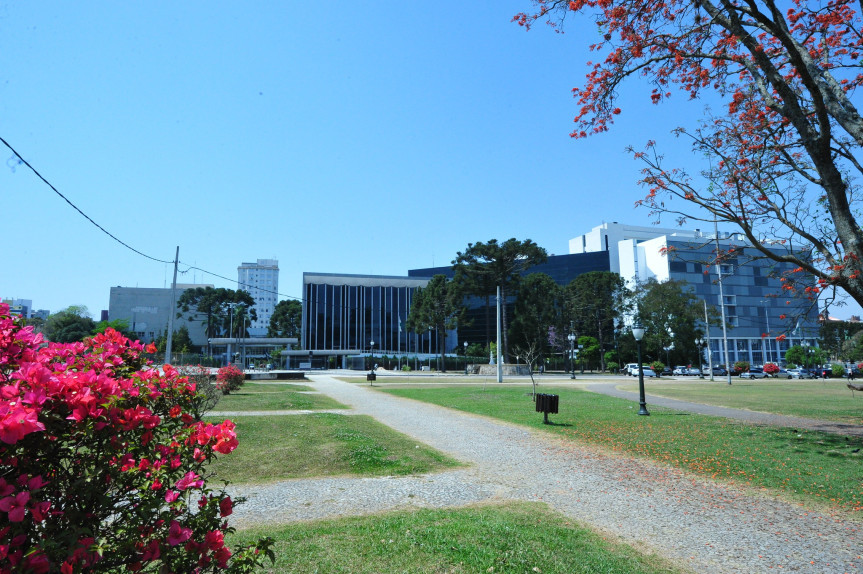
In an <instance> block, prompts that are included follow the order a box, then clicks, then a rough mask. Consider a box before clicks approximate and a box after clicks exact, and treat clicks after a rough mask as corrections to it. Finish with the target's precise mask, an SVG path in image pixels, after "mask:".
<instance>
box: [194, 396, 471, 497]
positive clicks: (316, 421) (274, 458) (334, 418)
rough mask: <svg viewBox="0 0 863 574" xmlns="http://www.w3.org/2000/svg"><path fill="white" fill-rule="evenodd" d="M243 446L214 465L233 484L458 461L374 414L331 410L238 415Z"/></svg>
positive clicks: (399, 471)
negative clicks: (298, 413) (334, 411)
mask: <svg viewBox="0 0 863 574" xmlns="http://www.w3.org/2000/svg"><path fill="white" fill-rule="evenodd" d="M232 420H233V421H234V422H235V423H236V425H237V428H236V431H237V438H238V439H239V441H240V444H239V446H238V447H237V448H236V450H234V452H232V453H231V454H229V455H223V456H220V457H219V458H218V459H216V461H215V462H213V464H211V465H210V467H209V468H210V470H212V471H214V472H215V473H216V479H225V480H229V481H231V482H232V483H236V484H241V483H264V482H274V481H278V480H286V479H290V478H309V477H315V476H333V475H358V476H391V475H392V476H398V475H408V474H422V473H428V472H434V471H436V470H441V469H444V468H452V467H455V466H459V463H458V462H457V461H455V460H453V459H451V458H449V457H447V456H445V455H444V454H442V453H440V452H438V451H436V450H434V449H432V448H430V447H428V446H426V445H424V444H417V442H416V441H415V440H413V439H410V438H408V437H407V436H405V435H402V434H401V433H397V432H396V431H394V430H392V429H390V428H389V427H387V426H384V425H382V424H380V423H378V422H377V421H375V420H374V419H372V418H371V417H368V416H358V415H338V414H330V413H319V414H308V415H282V416H245V417H244V416H237V417H232Z"/></svg>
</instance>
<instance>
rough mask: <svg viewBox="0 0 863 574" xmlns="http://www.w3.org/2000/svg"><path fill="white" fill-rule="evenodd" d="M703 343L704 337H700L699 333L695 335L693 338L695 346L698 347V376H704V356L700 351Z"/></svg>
mask: <svg viewBox="0 0 863 574" xmlns="http://www.w3.org/2000/svg"><path fill="white" fill-rule="evenodd" d="M702 345H704V339H703V338H701V335H699V336H698V337H696V339H695V348H697V349H698V378H699V379H703V378H704V356H703V355H702V353H701V347H702Z"/></svg>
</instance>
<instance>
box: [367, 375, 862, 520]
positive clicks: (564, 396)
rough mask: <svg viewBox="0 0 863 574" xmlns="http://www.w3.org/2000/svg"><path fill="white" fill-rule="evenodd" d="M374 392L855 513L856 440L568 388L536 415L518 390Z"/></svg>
mask: <svg viewBox="0 0 863 574" xmlns="http://www.w3.org/2000/svg"><path fill="white" fill-rule="evenodd" d="M382 392H389V393H392V394H394V395H399V396H404V397H409V398H414V399H419V400H423V401H427V402H431V403H435V404H439V405H442V406H445V407H451V408H455V409H459V410H463V411H468V412H473V413H477V414H482V415H488V416H492V417H495V418H499V419H503V420H506V421H510V422H514V423H518V424H523V425H528V426H532V427H534V428H538V429H542V430H547V431H550V432H555V433H558V434H561V435H563V436H566V437H569V438H572V439H575V440H577V441H585V442H587V443H591V444H595V445H598V446H601V447H604V448H607V449H610V450H613V451H617V452H622V453H626V454H629V455H637V456H643V457H647V458H651V459H654V460H657V461H660V462H662V463H667V464H671V465H674V466H677V467H680V468H684V469H686V470H688V471H691V472H695V473H697V474H700V475H702V476H705V477H708V478H714V479H724V480H733V481H735V482H738V483H742V484H744V485H749V486H752V487H758V488H762V487H763V488H769V489H774V490H775V491H777V492H781V493H783V494H784V495H785V496H786V497H790V498H793V499H797V500H802V501H808V502H816V501H817V502H818V503H824V504H827V505H828V506H831V507H834V508H836V507H840V508H843V509H846V510H850V511H863V492H861V489H860V477H861V470H860V469H861V465H863V451H861V447H863V439H860V438H854V437H844V436H838V435H831V434H826V433H817V432H811V431H801V430H799V429H785V428H775V427H764V426H754V425H748V424H743V423H740V422H737V421H731V420H728V419H724V418H716V417H708V416H702V415H695V414H688V413H683V412H680V411H672V410H668V409H662V408H659V407H654V406H651V405H650V404H649V401H648V408H649V410H650V413H651V416H650V417H640V416H638V415H637V414H636V412H637V409H638V405H637V404H635V403H633V402H632V401H626V400H623V399H617V398H613V397H608V396H605V395H599V394H596V393H590V392H586V391H581V390H578V389H573V388H560V389H553V388H550V387H548V386H543V389H542V392H546V393H548V392H553V393H555V394H558V395H559V396H560V409H559V410H560V411H561V412H560V414H557V415H549V419H550V420H551V422H552V423H554V424H553V425H543V424H542V418H543V417H542V413H537V412H535V410H534V404H533V402H532V399H531V397H530V396H529V395H528V392H529V391H528V389H527V388H526V387H496V388H495V387H491V388H489V389H488V390H486V391H484V390H483V389H482V387H472V388H469V387H449V388H439V389H423V388H401V389H393V388H387V389H385V390H383V391H382Z"/></svg>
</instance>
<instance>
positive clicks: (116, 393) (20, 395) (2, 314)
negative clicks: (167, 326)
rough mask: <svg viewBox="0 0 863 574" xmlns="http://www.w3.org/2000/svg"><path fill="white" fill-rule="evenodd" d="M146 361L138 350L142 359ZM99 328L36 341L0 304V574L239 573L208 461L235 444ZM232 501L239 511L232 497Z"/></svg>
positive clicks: (251, 550) (170, 382)
mask: <svg viewBox="0 0 863 574" xmlns="http://www.w3.org/2000/svg"><path fill="white" fill-rule="evenodd" d="M147 350H148V351H150V350H152V348H150V349H147ZM144 351H145V349H144V347H143V346H142V345H141V344H140V343H139V342H137V341H135V342H131V341H129V340H128V339H127V338H125V337H123V336H122V335H121V334H120V333H118V332H117V331H115V330H113V329H106V331H105V332H104V333H102V334H99V335H96V336H94V337H92V338H88V339H85V340H84V341H83V342H77V343H68V344H58V343H49V344H47V345H44V346H43V345H42V336H41V335H37V334H34V333H33V330H32V327H24V326H23V323H21V322H19V321H17V320H13V319H12V318H11V317H10V316H9V306H8V305H5V304H0V572H13V571H14V572H35V573H44V572H61V573H62V574H71V573H73V572H84V571H86V572H119V571H130V572H138V571H145V572H215V571H228V572H249V571H251V569H252V568H253V567H254V566H256V565H260V563H261V561H262V559H263V556H264V555H266V556H269V557H270V558H271V559H272V557H273V556H272V551H271V549H270V547H271V545H272V541H271V540H269V539H262V540H260V541H258V543H257V544H256V545H253V546H249V547H237V548H235V549H234V551H233V552H232V551H231V550H229V549H228V548H227V547H226V546H225V543H224V536H225V534H227V533H230V532H232V531H233V529H232V528H230V527H229V526H228V523H227V521H226V520H225V518H226V517H227V516H229V515H230V514H231V513H232V509H233V504H234V502H233V501H232V500H231V499H230V497H229V496H227V493H226V492H225V490H224V489H221V490H219V491H215V490H213V489H211V488H210V487H208V486H207V484H206V480H207V479H208V478H209V474H208V473H207V472H206V467H207V465H208V463H209V462H210V461H211V460H212V459H213V458H214V457H215V456H217V455H221V454H227V453H230V452H231V451H232V450H233V449H234V448H235V447H236V445H237V438H236V435H235V433H234V430H233V428H234V425H233V423H231V421H224V422H222V423H221V424H211V423H204V422H202V421H200V420H199V418H200V417H199V413H198V412H197V411H196V405H197V402H196V401H198V393H197V392H196V390H195V384H194V383H193V382H191V381H189V379H188V378H187V377H184V376H182V375H181V374H180V373H179V372H178V371H177V370H176V369H174V368H173V367H171V366H170V365H165V366H164V367H163V368H162V370H159V369H155V368H152V367H151V366H149V365H148V364H146V363H145V361H144V358H143V356H142V354H143V353H144ZM238 502H239V501H238Z"/></svg>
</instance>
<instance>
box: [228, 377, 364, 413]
mask: <svg viewBox="0 0 863 574" xmlns="http://www.w3.org/2000/svg"><path fill="white" fill-rule="evenodd" d="M311 390H312V388H311V387H307V386H305V385H292V384H288V383H282V384H260V383H245V384H244V385H243V386H242V387H241V388H240V390H238V391H235V392H233V393H231V394H229V395H223V396H222V398H221V399H219V402H218V403H217V404H216V406H215V408H214V409H213V410H215V411H281V410H285V411H291V410H320V409H346V408H348V407H347V406H345V405H343V404H342V403H340V402H338V401H336V400H334V399H331V398H330V397H328V396H326V395H321V394H315V393H306V392H302V391H311Z"/></svg>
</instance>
